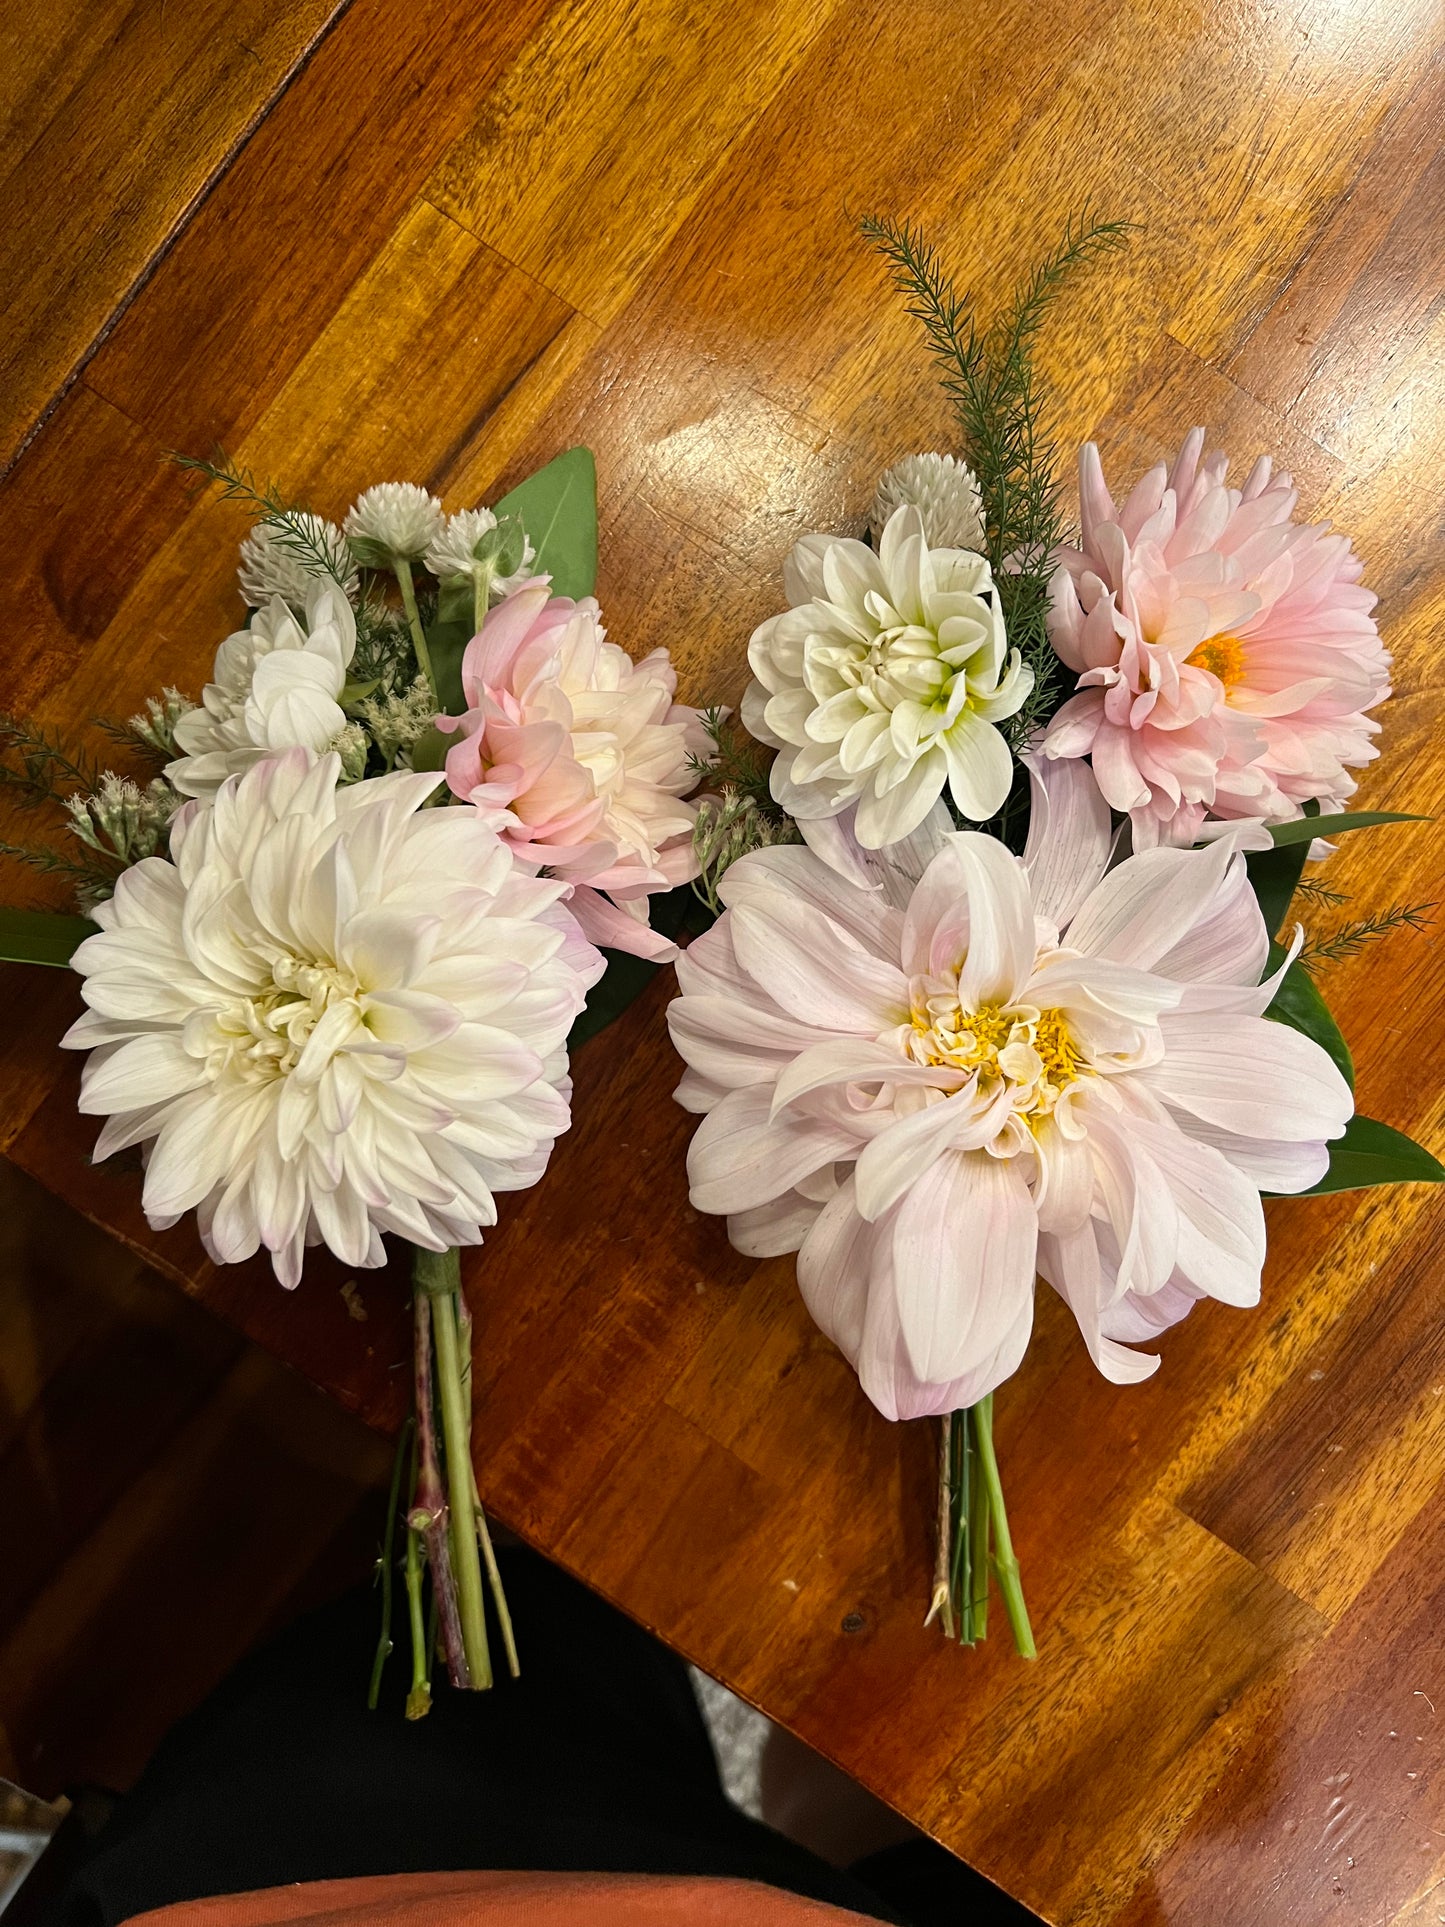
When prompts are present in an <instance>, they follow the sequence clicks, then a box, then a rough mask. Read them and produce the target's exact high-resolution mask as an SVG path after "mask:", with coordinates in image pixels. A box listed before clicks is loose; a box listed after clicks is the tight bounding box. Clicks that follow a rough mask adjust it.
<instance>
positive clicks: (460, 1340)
mask: <svg viewBox="0 0 1445 1927" xmlns="http://www.w3.org/2000/svg"><path fill="white" fill-rule="evenodd" d="M456 1307H457V1344H458V1347H459V1348H460V1351H461V1355H462V1396H463V1398H464V1399H465V1400H466V1405H467V1410H468V1411H469V1412H470V1411H472V1410H473V1409H474V1408H473V1405H472V1311H471V1306H470V1305H468V1303H467V1294H466V1293H465V1292H464V1291H459V1292H458V1293H457V1296H456ZM472 1501H473V1503H474V1504H475V1506H476V1509H477V1544H478V1545H479V1546H480V1547H481V1549H482V1564H483V1565H484V1566H485V1567H486V1569H487V1584H488V1585H489V1586H490V1587H491V1590H492V1604H493V1606H494V1607H495V1608H496V1613H497V1623H498V1624H499V1625H500V1627H501V1629H502V1645H503V1646H504V1647H505V1648H506V1653H507V1671H508V1672H509V1673H510V1674H511V1675H512V1678H513V1679H520V1678H521V1677H522V1667H521V1663H520V1662H519V1660H518V1658H517V1641H516V1636H515V1635H514V1633H513V1631H512V1615H511V1612H510V1611H509V1610H508V1607H507V1591H506V1587H505V1586H503V1584H502V1569H501V1567H500V1566H499V1565H498V1564H497V1555H496V1553H495V1552H494V1551H493V1549H492V1535H491V1533H490V1532H488V1530H487V1515H486V1512H485V1510H484V1509H483V1506H482V1494H481V1490H480V1488H479V1487H478V1485H477V1468H476V1465H475V1463H474V1464H473V1466H472Z"/></svg>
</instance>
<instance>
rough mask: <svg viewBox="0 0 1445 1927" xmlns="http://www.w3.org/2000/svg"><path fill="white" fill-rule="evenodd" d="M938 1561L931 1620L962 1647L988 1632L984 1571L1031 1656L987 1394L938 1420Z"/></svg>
mask: <svg viewBox="0 0 1445 1927" xmlns="http://www.w3.org/2000/svg"><path fill="white" fill-rule="evenodd" d="M938 1466H939V1505H938V1558H937V1561H936V1564H935V1568H934V1586H933V1599H932V1603H931V1605H930V1607H929V1613H928V1617H929V1618H930V1619H932V1618H934V1616H935V1615H937V1617H938V1619H939V1621H940V1623H941V1625H942V1627H943V1631H944V1635H945V1637H947V1638H949V1639H954V1638H956V1639H958V1640H959V1641H960V1642H961V1643H962V1644H963V1645H965V1646H973V1645H976V1644H977V1642H978V1641H979V1640H981V1639H984V1638H986V1637H987V1636H988V1595H989V1580H990V1575H992V1577H993V1578H995V1579H997V1581H998V1588H999V1592H1000V1593H1001V1595H1002V1597H1003V1603H1004V1611H1005V1612H1006V1613H1007V1615H1008V1622H1009V1629H1010V1631H1011V1632H1012V1633H1013V1638H1014V1645H1015V1646H1016V1648H1017V1649H1018V1652H1019V1653H1020V1655H1021V1656H1022V1657H1023V1658H1024V1659H1033V1658H1035V1657H1036V1656H1037V1649H1036V1648H1035V1646H1034V1636H1033V1630H1032V1628H1031V1627H1030V1625H1029V1615H1028V1608H1027V1607H1026V1606H1025V1604H1024V1594H1023V1581H1022V1577H1021V1575H1020V1572H1019V1562H1018V1557H1017V1555H1016V1554H1015V1552H1014V1548H1013V1538H1012V1536H1011V1534H1010V1532H1009V1523H1008V1512H1007V1510H1006V1508H1005V1506H1004V1497H1003V1481H1002V1480H1001V1478H1000V1476H999V1469H998V1457H997V1454H996V1453H995V1450H994V1442H993V1394H992V1393H991V1392H990V1393H989V1395H988V1396H987V1398H984V1399H981V1400H980V1401H979V1403H978V1404H977V1405H973V1406H970V1407H968V1409H967V1410H965V1411H961V1412H950V1413H948V1414H947V1415H946V1416H945V1417H943V1418H942V1419H940V1420H939V1452H938Z"/></svg>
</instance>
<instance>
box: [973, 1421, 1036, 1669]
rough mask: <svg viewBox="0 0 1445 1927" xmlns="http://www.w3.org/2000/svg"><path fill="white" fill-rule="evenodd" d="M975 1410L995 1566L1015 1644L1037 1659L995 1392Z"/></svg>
mask: <svg viewBox="0 0 1445 1927" xmlns="http://www.w3.org/2000/svg"><path fill="white" fill-rule="evenodd" d="M974 1413H975V1417H974V1429H975V1434H976V1441H977V1446H978V1456H979V1460H980V1462H981V1466H982V1474H983V1482H984V1485H985V1487H986V1489H987V1492H988V1509H989V1512H990V1514H991V1515H992V1524H993V1538H994V1546H995V1551H994V1557H993V1566H994V1571H995V1573H996V1574H997V1575H998V1585H999V1591H1000V1592H1001V1593H1002V1594H1003V1604H1004V1611H1005V1612H1006V1613H1007V1614H1008V1622H1009V1626H1010V1627H1011V1629H1012V1631H1013V1636H1014V1645H1015V1646H1016V1647H1017V1648H1018V1650H1019V1655H1020V1657H1021V1658H1023V1659H1036V1658H1037V1657H1038V1649H1037V1647H1036V1646H1035V1645H1034V1635H1033V1628H1032V1627H1031V1626H1030V1625H1029V1615H1028V1608H1027V1607H1026V1606H1025V1605H1024V1589H1023V1582H1022V1580H1021V1578H1020V1575H1019V1562H1018V1559H1017V1557H1016V1556H1015V1553H1014V1548H1013V1539H1012V1537H1011V1536H1010V1534H1009V1529H1008V1513H1007V1512H1006V1511H1005V1509H1004V1502H1003V1482H1002V1480H1001V1479H1000V1478H999V1473H998V1459H997V1457H996V1456H995V1454H994V1449H993V1397H992V1394H990V1395H989V1397H987V1398H986V1399H984V1400H982V1402H981V1403H980V1404H978V1405H977V1406H975V1407H974Z"/></svg>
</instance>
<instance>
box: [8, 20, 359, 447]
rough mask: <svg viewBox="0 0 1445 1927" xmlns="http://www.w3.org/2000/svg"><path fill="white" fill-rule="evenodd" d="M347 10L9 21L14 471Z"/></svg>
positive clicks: (10, 380) (10, 345)
mask: <svg viewBox="0 0 1445 1927" xmlns="http://www.w3.org/2000/svg"><path fill="white" fill-rule="evenodd" d="M344 4H345V0H192V4H190V5H187V6H180V7H178V6H167V5H165V4H164V0H102V3H101V4H99V5H90V4H86V5H80V6H74V5H71V4H68V0H60V4H58V5H55V6H48V7H47V8H46V9H45V13H44V18H43V20H40V21H37V20H36V18H35V17H34V15H33V14H31V15H26V16H24V17H23V18H22V14H21V12H19V11H16V12H13V13H12V14H11V16H10V20H9V22H8V23H7V25H6V26H4V27H0V75H3V79H0V200H3V203H4V205H5V207H6V210H7V215H6V220H5V223H4V227H3V231H0V285H3V286H4V288H5V322H4V328H3V332H0V397H3V400H0V472H3V470H4V468H5V466H6V464H7V463H8V462H9V461H10V460H11V459H12V458H13V456H14V455H15V453H16V451H17V449H18V448H19V447H20V445H21V444H22V443H23V442H24V440H25V438H26V437H27V435H29V434H30V433H31V432H32V431H33V428H34V426H35V424H36V422H37V421H39V420H40V419H42V418H43V416H44V415H45V413H46V410H47V408H48V407H49V405H50V404H51V402H52V400H53V399H54V397H55V396H56V395H57V394H58V393H59V392H60V390H61V389H62V388H63V387H64V386H65V384H66V382H67V380H68V379H69V378H70V377H71V375H72V374H73V373H74V371H75V370H76V369H77V368H78V367H79V366H80V365H81V363H82V362H83V361H84V360H85V358H86V357H87V355H88V354H89V353H90V352H91V349H92V347H93V346H94V344H95V342H96V341H97V340H98V339H99V337H100V336H101V335H102V333H103V332H104V331H105V329H106V328H107V327H108V325H109V324H110V322H111V320H112V318H113V316H114V315H115V314H116V312H117V311H118V309H119V308H121V307H122V306H123V305H124V303H125V301H126V299H127V298H128V296H129V295H130V294H131V292H132V291H133V289H134V288H135V287H136V285H137V284H138V283H139V282H140V281H141V280H142V279H143V278H144V276H145V275H146V273H147V272H148V270H149V269H150V267H151V266H152V265H153V263H154V262H155V260H156V258H157V256H158V255H159V254H160V252H161V251H162V249H163V248H164V247H165V245H166V243H167V241H168V240H169V239H170V237H171V236H172V235H173V234H174V233H175V232H176V230H177V229H178V228H179V227H180V226H181V225H182V223H183V222H184V221H185V219H186V216H187V214H188V213H189V212H190V210H191V209H192V208H193V207H194V206H195V205H196V203H197V202H198V201H199V199H200V198H201V197H202V196H203V195H204V193H205V192H206V189H207V188H208V187H209V186H210V184H211V183H212V182H213V181H214V180H216V178H217V177H218V176H219V175H220V174H221V172H222V171H223V170H224V169H225V167H226V165H227V163H228V162H229V161H230V159H231V157H232V155H233V154H234V152H235V151H236V149H237V147H238V146H239V145H240V144H241V143H242V142H243V141H244V140H245V138H246V136H247V134H248V133H249V132H250V131H251V130H252V128H254V127H255V126H256V125H257V123H258V122H259V121H260V120H261V118H262V117H263V115H264V114H265V113H266V111H267V109H268V108H269V107H270V106H271V104H272V102H273V101H274V100H275V98H276V96H277V95H278V94H279V93H281V92H282V91H283V90H284V88H285V87H286V85H287V83H288V82H289V81H290V79H291V78H292V76H293V75H294V74H295V73H296V71H297V69H298V67H299V66H300V65H301V64H302V63H303V62H304V60H305V58H306V56H307V54H308V53H309V52H310V50H311V49H312V48H313V47H314V45H315V44H316V42H317V40H318V39H319V38H320V37H321V35H322V34H323V33H324V32H325V30H326V28H327V26H328V25H329V23H330V22H331V20H332V19H333V18H334V17H335V15H336V13H337V12H338V11H339V10H340V8H341V7H342V6H344ZM101 182H103V183H104V190H103V191H102V192H97V191H96V186H97V184H98V183H101Z"/></svg>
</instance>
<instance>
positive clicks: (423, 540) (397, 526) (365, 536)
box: [345, 482, 445, 569]
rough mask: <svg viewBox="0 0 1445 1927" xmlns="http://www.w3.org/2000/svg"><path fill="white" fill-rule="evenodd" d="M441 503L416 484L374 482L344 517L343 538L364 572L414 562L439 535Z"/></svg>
mask: <svg viewBox="0 0 1445 1927" xmlns="http://www.w3.org/2000/svg"><path fill="white" fill-rule="evenodd" d="M444 520H445V515H444V513H443V510H442V505H441V503H440V502H439V501H438V500H437V498H436V497H435V496H434V495H432V494H430V493H429V492H428V491H427V490H426V489H424V488H422V487H420V486H419V485H418V484H417V483H416V482H378V483H377V484H376V486H375V488H369V489H367V491H366V493H365V494H364V495H362V496H360V497H359V498H358V500H357V502H356V504H355V506H354V507H353V508H352V509H351V511H350V513H349V514H348V515H347V517H346V524H345V526H346V539H347V541H348V542H350V544H351V548H352V553H353V554H354V555H355V557H356V559H357V561H358V562H360V563H361V564H363V566H364V567H366V568H368V569H390V568H394V567H395V566H396V564H397V563H398V562H418V561H420V560H421V558H422V556H424V555H425V554H426V552H427V550H428V549H429V548H430V547H431V545H432V543H433V542H434V541H435V540H436V538H437V536H438V535H439V534H440V533H441V530H442V524H443V522H444Z"/></svg>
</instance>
